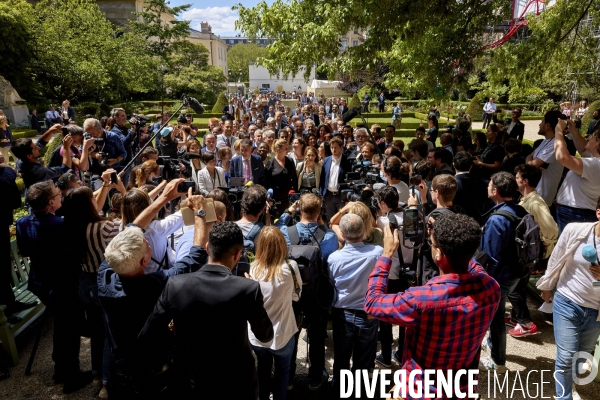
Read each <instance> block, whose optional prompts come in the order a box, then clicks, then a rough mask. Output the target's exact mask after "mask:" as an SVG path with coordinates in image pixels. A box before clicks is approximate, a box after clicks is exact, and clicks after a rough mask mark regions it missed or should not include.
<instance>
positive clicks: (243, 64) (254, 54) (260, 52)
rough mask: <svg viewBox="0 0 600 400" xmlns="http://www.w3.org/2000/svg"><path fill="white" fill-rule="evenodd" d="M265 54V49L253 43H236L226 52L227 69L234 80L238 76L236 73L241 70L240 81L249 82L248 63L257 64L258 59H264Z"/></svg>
mask: <svg viewBox="0 0 600 400" xmlns="http://www.w3.org/2000/svg"><path fill="white" fill-rule="evenodd" d="M266 54H267V49H266V48H265V47H262V46H259V45H257V44H255V43H248V44H244V43H238V44H236V45H235V46H231V47H230V48H229V50H227V68H229V69H230V70H231V73H232V75H233V76H234V77H235V78H236V80H237V78H238V75H239V73H238V71H240V70H241V71H242V75H241V76H242V78H241V81H242V82H245V81H249V80H250V75H249V68H248V63H249V62H252V63H257V61H258V59H259V58H261V57H264V56H265V55H266Z"/></svg>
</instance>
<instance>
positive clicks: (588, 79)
mask: <svg viewBox="0 0 600 400" xmlns="http://www.w3.org/2000/svg"><path fill="white" fill-rule="evenodd" d="M596 4H597V1H594V0H585V1H583V2H573V1H557V2H556V4H554V5H553V6H552V7H551V8H549V9H547V10H545V11H544V12H542V13H541V14H540V15H539V16H537V17H536V16H534V15H533V14H529V15H528V17H527V19H528V27H527V28H528V30H529V31H528V32H529V33H530V37H529V38H528V39H526V40H518V41H511V42H508V43H506V44H505V45H503V46H500V47H498V48H496V49H494V50H493V51H491V52H490V57H489V60H486V62H487V64H488V66H487V68H486V71H487V76H488V79H490V81H492V82H494V83H496V84H499V83H502V82H505V81H507V80H508V81H509V82H510V85H511V86H519V87H532V86H537V87H539V88H541V89H543V90H545V91H547V92H550V93H553V94H555V95H556V97H562V96H565V94H566V93H567V90H569V86H570V85H571V84H572V83H577V84H578V85H587V86H589V87H598V84H599V83H600V75H598V74H597V73H592V74H590V73H589V72H591V71H594V72H595V71H597V70H598V67H599V66H600V54H599V53H598V39H597V38H596V37H595V32H594V29H595V26H596V25H597V23H596V21H598V18H599V17H600V10H598V9H596V7H594V5H596ZM583 17H585V18H589V19H590V20H592V21H594V22H593V23H590V24H587V23H579V21H580V20H581V19H582V18H583ZM567 73H568V75H566V74H567Z"/></svg>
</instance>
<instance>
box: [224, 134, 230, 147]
mask: <svg viewBox="0 0 600 400" xmlns="http://www.w3.org/2000/svg"><path fill="white" fill-rule="evenodd" d="M225 144H226V145H227V147H231V144H229V138H228V137H227V136H225Z"/></svg>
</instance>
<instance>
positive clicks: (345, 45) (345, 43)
mask: <svg viewBox="0 0 600 400" xmlns="http://www.w3.org/2000/svg"><path fill="white" fill-rule="evenodd" d="M346 47H348V41H347V40H342V50H346Z"/></svg>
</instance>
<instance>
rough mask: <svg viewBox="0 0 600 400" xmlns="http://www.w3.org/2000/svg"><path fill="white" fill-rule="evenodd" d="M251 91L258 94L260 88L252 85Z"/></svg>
mask: <svg viewBox="0 0 600 400" xmlns="http://www.w3.org/2000/svg"><path fill="white" fill-rule="evenodd" d="M252 93H254V94H260V89H259V88H258V86H255V87H254V90H253V91H252Z"/></svg>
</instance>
